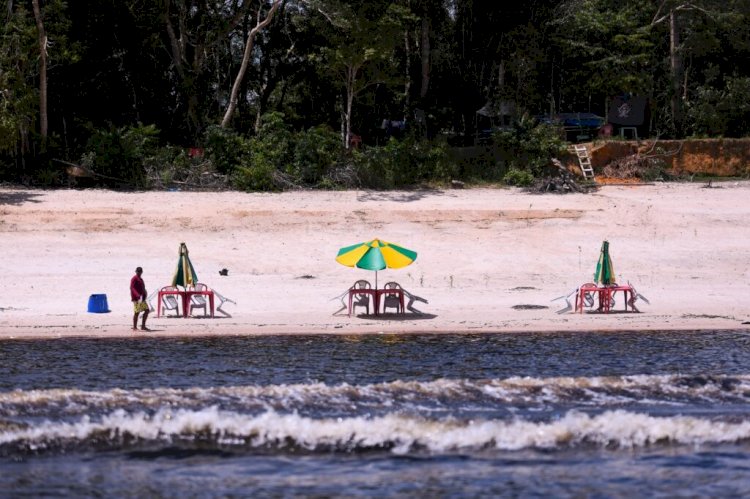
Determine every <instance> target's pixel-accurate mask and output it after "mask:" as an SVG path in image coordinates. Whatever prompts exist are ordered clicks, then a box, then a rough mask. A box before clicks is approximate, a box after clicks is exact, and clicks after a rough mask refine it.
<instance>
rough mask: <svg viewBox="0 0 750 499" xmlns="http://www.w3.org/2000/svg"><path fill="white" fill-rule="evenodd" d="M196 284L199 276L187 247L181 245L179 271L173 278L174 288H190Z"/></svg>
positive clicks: (178, 262) (183, 244)
mask: <svg viewBox="0 0 750 499" xmlns="http://www.w3.org/2000/svg"><path fill="white" fill-rule="evenodd" d="M196 282H198V274H196V273H195V269H194V268H193V264H192V262H191V261H190V257H189V256H188V249H187V245H186V244H185V243H180V258H179V260H177V269H176V270H175V272H174V277H172V286H182V287H183V288H188V287H192V286H195V283H196Z"/></svg>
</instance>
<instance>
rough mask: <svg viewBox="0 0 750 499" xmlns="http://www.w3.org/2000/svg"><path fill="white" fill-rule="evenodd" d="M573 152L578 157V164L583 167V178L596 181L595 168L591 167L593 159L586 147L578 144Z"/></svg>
mask: <svg viewBox="0 0 750 499" xmlns="http://www.w3.org/2000/svg"><path fill="white" fill-rule="evenodd" d="M572 152H575V154H576V156H578V164H579V165H581V172H582V173H583V178H584V179H587V180H588V179H590V180H594V168H593V167H592V166H591V158H590V157H589V150H588V149H586V146H583V145H578V144H576V145H574V146H573V151H572Z"/></svg>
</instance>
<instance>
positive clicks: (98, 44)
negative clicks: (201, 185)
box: [0, 0, 750, 180]
mask: <svg viewBox="0 0 750 499" xmlns="http://www.w3.org/2000/svg"><path fill="white" fill-rule="evenodd" d="M7 4H8V5H7V9H4V13H3V16H4V17H5V22H4V25H3V27H2V28H0V178H3V179H7V180H18V179H21V178H23V177H24V176H25V175H28V174H29V173H30V172H33V171H37V170H44V169H49V168H50V160H51V158H56V159H60V160H64V161H70V162H74V163H78V162H80V160H81V158H82V157H83V156H84V155H85V154H86V153H89V152H91V150H92V147H93V146H92V143H91V141H92V140H93V138H95V137H101V136H102V133H110V132H112V131H115V130H118V129H123V127H133V128H134V129H137V128H138V127H152V128H149V130H152V131H158V140H159V141H160V142H161V143H162V144H168V145H170V146H174V147H179V148H187V147H206V146H207V144H208V142H209V141H210V140H211V139H210V137H214V139H215V138H216V137H217V135H215V133H216V132H215V131H213V132H210V133H209V131H210V130H212V129H213V127H215V126H220V127H223V128H226V129H228V130H227V132H231V133H235V134H238V135H240V136H243V137H246V138H247V139H250V138H253V137H255V136H257V135H258V134H259V133H261V130H263V123H262V121H263V119H264V118H263V117H264V116H270V115H269V113H277V114H274V116H276V118H274V119H275V120H278V119H279V116H281V117H283V122H284V127H287V128H285V129H288V130H291V131H299V132H305V133H307V132H308V131H309V130H312V129H313V128H315V129H316V130H318V131H317V132H315V133H316V134H320V133H322V132H321V130H327V131H328V132H326V133H329V132H330V133H333V134H336V135H338V137H339V143H340V145H341V147H342V148H343V149H348V148H350V147H351V146H352V137H358V139H357V140H361V141H362V142H363V143H364V144H365V145H371V146H383V145H385V143H386V141H387V139H388V137H389V135H390V132H389V130H388V129H386V128H383V126H382V124H383V123H384V122H388V123H407V124H415V123H417V124H419V125H420V127H421V130H422V132H423V135H422V136H423V137H425V138H428V139H434V138H436V137H446V138H448V139H450V143H451V144H459V145H461V144H468V143H471V142H472V140H473V138H474V137H475V136H476V132H477V128H478V127H480V126H481V125H480V124H478V123H477V111H478V110H479V109H481V108H482V107H483V106H485V105H487V104H488V103H489V104H493V103H494V104H498V103H511V106H510V108H512V109H513V114H514V115H515V118H520V117H522V116H523V115H526V116H531V117H533V116H542V115H550V114H556V113H576V112H586V113H594V114H596V115H599V116H606V115H607V111H608V105H609V103H610V101H611V99H612V98H613V97H615V96H620V95H626V96H633V95H635V96H640V97H643V98H644V99H646V102H647V103H648V122H647V123H646V124H645V125H644V126H645V127H646V128H647V133H649V134H651V135H652V136H659V137H664V138H684V137H689V136H702V137H705V136H722V137H743V136H747V135H748V134H750V65H747V64H743V63H742V62H744V61H747V60H749V56H750V0H690V1H683V0H632V1H628V2H622V1H614V0H529V1H526V2H516V3H507V2H497V1H495V0H395V1H394V0H389V1H386V0H367V1H364V0H159V1H144V0H77V1H75V2H71V1H68V2H66V1H64V0H11V1H9V2H7ZM145 129H146V128H142V129H141V130H145ZM149 133H150V132H149ZM154 133H156V132H154ZM211 133H214V135H213V136H212V135H211ZM221 136H222V137H226V135H221ZM315 136H319V135H315ZM326 137H328V135H326ZM327 140H328V139H326V142H325V143H326V144H329V142H328V141H327ZM327 147H328V146H327ZM290 161H291V160H290ZM316 178H317V177H316Z"/></svg>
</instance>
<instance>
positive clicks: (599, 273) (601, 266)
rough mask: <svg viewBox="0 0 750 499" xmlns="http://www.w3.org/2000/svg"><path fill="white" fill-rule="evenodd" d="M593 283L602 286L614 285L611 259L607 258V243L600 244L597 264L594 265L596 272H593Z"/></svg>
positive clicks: (613, 270)
mask: <svg viewBox="0 0 750 499" xmlns="http://www.w3.org/2000/svg"><path fill="white" fill-rule="evenodd" d="M594 282H596V283H600V284H602V285H604V286H609V285H610V284H614V283H615V269H614V267H613V266H612V259H611V258H610V256H609V241H604V242H603V243H602V249H601V253H600V254H599V262H598V263H597V264H596V272H594Z"/></svg>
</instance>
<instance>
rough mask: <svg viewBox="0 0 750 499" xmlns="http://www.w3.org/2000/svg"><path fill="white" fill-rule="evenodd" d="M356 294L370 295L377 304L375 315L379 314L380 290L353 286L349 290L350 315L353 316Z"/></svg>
mask: <svg viewBox="0 0 750 499" xmlns="http://www.w3.org/2000/svg"><path fill="white" fill-rule="evenodd" d="M354 295H370V296H372V301H373V304H374V305H375V315H378V290H377V289H369V288H352V289H350V290H349V317H351V316H352V305H353V301H354Z"/></svg>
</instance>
